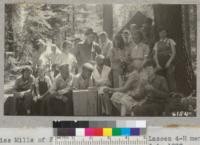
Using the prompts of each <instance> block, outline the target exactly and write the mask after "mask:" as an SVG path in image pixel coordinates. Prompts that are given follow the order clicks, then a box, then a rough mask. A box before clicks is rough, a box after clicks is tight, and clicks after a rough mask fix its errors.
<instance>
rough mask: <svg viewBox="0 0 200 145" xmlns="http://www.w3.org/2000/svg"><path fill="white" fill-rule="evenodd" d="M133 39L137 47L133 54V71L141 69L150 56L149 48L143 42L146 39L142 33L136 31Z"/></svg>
mask: <svg viewBox="0 0 200 145" xmlns="http://www.w3.org/2000/svg"><path fill="white" fill-rule="evenodd" d="M132 37H133V40H134V42H135V44H136V45H135V47H134V48H133V49H132V52H131V59H132V63H131V67H132V70H134V69H136V68H137V69H138V68H139V69H141V68H142V67H143V64H144V63H145V61H146V59H147V56H148V54H149V46H148V45H146V44H145V43H144V42H143V39H144V37H143V34H142V32H141V31H135V32H134V33H133V36H132Z"/></svg>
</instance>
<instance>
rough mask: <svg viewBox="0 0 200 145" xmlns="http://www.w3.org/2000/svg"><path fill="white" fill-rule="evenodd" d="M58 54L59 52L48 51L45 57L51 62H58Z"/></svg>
mask: <svg viewBox="0 0 200 145" xmlns="http://www.w3.org/2000/svg"><path fill="white" fill-rule="evenodd" d="M60 55H61V54H60V53H50V54H49V55H47V56H46V58H47V60H48V62H50V63H51V64H58V63H59V57H60Z"/></svg>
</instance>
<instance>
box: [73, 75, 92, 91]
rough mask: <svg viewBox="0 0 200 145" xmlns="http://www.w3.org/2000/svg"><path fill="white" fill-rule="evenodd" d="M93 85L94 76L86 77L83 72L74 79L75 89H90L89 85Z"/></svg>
mask: <svg viewBox="0 0 200 145" xmlns="http://www.w3.org/2000/svg"><path fill="white" fill-rule="evenodd" d="M92 86H93V80H92V77H91V78H89V79H84V78H83V77H82V75H81V74H78V75H77V76H75V77H74V80H73V87H74V88H75V89H80V90H81V89H88V88H89V87H92Z"/></svg>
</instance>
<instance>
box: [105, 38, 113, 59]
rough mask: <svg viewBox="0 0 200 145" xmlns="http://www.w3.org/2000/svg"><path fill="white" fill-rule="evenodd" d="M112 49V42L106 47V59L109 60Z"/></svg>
mask: <svg viewBox="0 0 200 145" xmlns="http://www.w3.org/2000/svg"><path fill="white" fill-rule="evenodd" d="M112 48H113V43H112V41H109V43H108V46H107V49H108V53H107V56H106V57H107V58H110V55H111V51H112Z"/></svg>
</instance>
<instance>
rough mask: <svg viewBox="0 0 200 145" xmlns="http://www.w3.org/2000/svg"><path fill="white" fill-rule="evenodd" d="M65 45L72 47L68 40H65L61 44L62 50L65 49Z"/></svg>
mask: <svg viewBox="0 0 200 145" xmlns="http://www.w3.org/2000/svg"><path fill="white" fill-rule="evenodd" d="M67 45H72V43H71V42H70V41H68V40H65V41H64V42H63V44H62V48H65V46H67Z"/></svg>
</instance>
